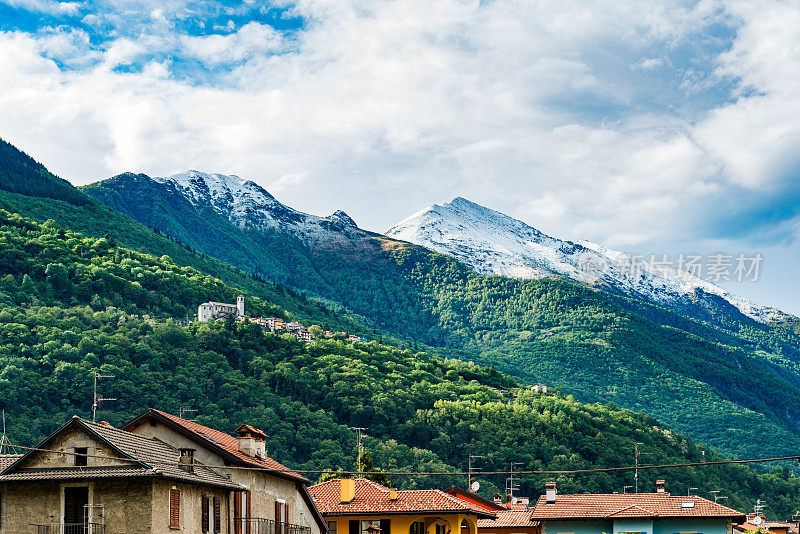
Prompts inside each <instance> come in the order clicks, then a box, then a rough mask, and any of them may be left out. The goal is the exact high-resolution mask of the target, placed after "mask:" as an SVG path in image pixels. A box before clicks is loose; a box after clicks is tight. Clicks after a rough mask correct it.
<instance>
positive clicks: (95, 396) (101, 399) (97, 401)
mask: <svg viewBox="0 0 800 534" xmlns="http://www.w3.org/2000/svg"><path fill="white" fill-rule="evenodd" d="M103 378H114V375H102V374H100V373H98V372H97V369H95V370H94V394H93V395H92V423H94V422H96V421H97V407H98V406H100V403H101V402H107V401H115V400H117V399H114V398H111V397H101V396H100V395H98V394H97V381H98V380H100V379H103Z"/></svg>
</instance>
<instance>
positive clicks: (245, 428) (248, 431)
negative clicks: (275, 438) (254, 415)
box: [236, 425, 267, 458]
mask: <svg viewBox="0 0 800 534" xmlns="http://www.w3.org/2000/svg"><path fill="white" fill-rule="evenodd" d="M266 437H267V435H266V434H264V433H263V432H262V431H260V430H259V429H257V428H253V427H252V426H250V425H239V428H237V429H236V439H237V441H238V444H239V452H241V453H242V454H246V455H247V456H250V457H253V458H255V457H256V456H257V455H258V452H259V451H260V450H264V449H266V445H265V444H264V439H265V438H266ZM259 441H260V442H261V444H260V445H259V443H258V442H259ZM262 457H263V456H262Z"/></svg>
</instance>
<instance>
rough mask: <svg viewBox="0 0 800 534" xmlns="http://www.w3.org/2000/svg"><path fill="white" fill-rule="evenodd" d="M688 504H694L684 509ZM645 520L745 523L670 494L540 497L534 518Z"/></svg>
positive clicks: (737, 515) (703, 502)
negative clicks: (551, 501) (735, 521)
mask: <svg viewBox="0 0 800 534" xmlns="http://www.w3.org/2000/svg"><path fill="white" fill-rule="evenodd" d="M685 502H693V503H694V504H693V505H692V507H685V506H684V505H683V504H684V503H685ZM642 517H653V518H655V517H672V518H674V517H694V518H727V519H734V520H739V519H741V520H743V519H744V517H745V516H744V514H742V513H741V512H737V511H736V510H734V509H732V508H728V507H727V506H722V505H721V504H717V503H714V502H711V501H709V500H708V499H704V498H702V497H698V496H696V495H692V496H684V495H670V494H669V493H627V494H626V493H605V494H584V495H558V496H557V497H556V502H554V503H551V504H548V503H547V502H546V498H545V496H544V495H543V496H541V497H539V500H538V502H537V503H536V507H535V508H534V510H533V513H532V514H531V519H533V520H548V519H549V520H558V519H597V518H613V519H625V518H642Z"/></svg>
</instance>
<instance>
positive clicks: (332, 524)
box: [328, 521, 339, 534]
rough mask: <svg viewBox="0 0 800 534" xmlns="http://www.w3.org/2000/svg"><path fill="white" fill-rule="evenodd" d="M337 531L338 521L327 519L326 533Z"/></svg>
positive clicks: (334, 533)
mask: <svg viewBox="0 0 800 534" xmlns="http://www.w3.org/2000/svg"><path fill="white" fill-rule="evenodd" d="M338 532H339V522H338V521H328V534H338Z"/></svg>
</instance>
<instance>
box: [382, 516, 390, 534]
mask: <svg viewBox="0 0 800 534" xmlns="http://www.w3.org/2000/svg"><path fill="white" fill-rule="evenodd" d="M391 524H392V520H391V519H381V524H380V528H381V534H391V532H392V527H391Z"/></svg>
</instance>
